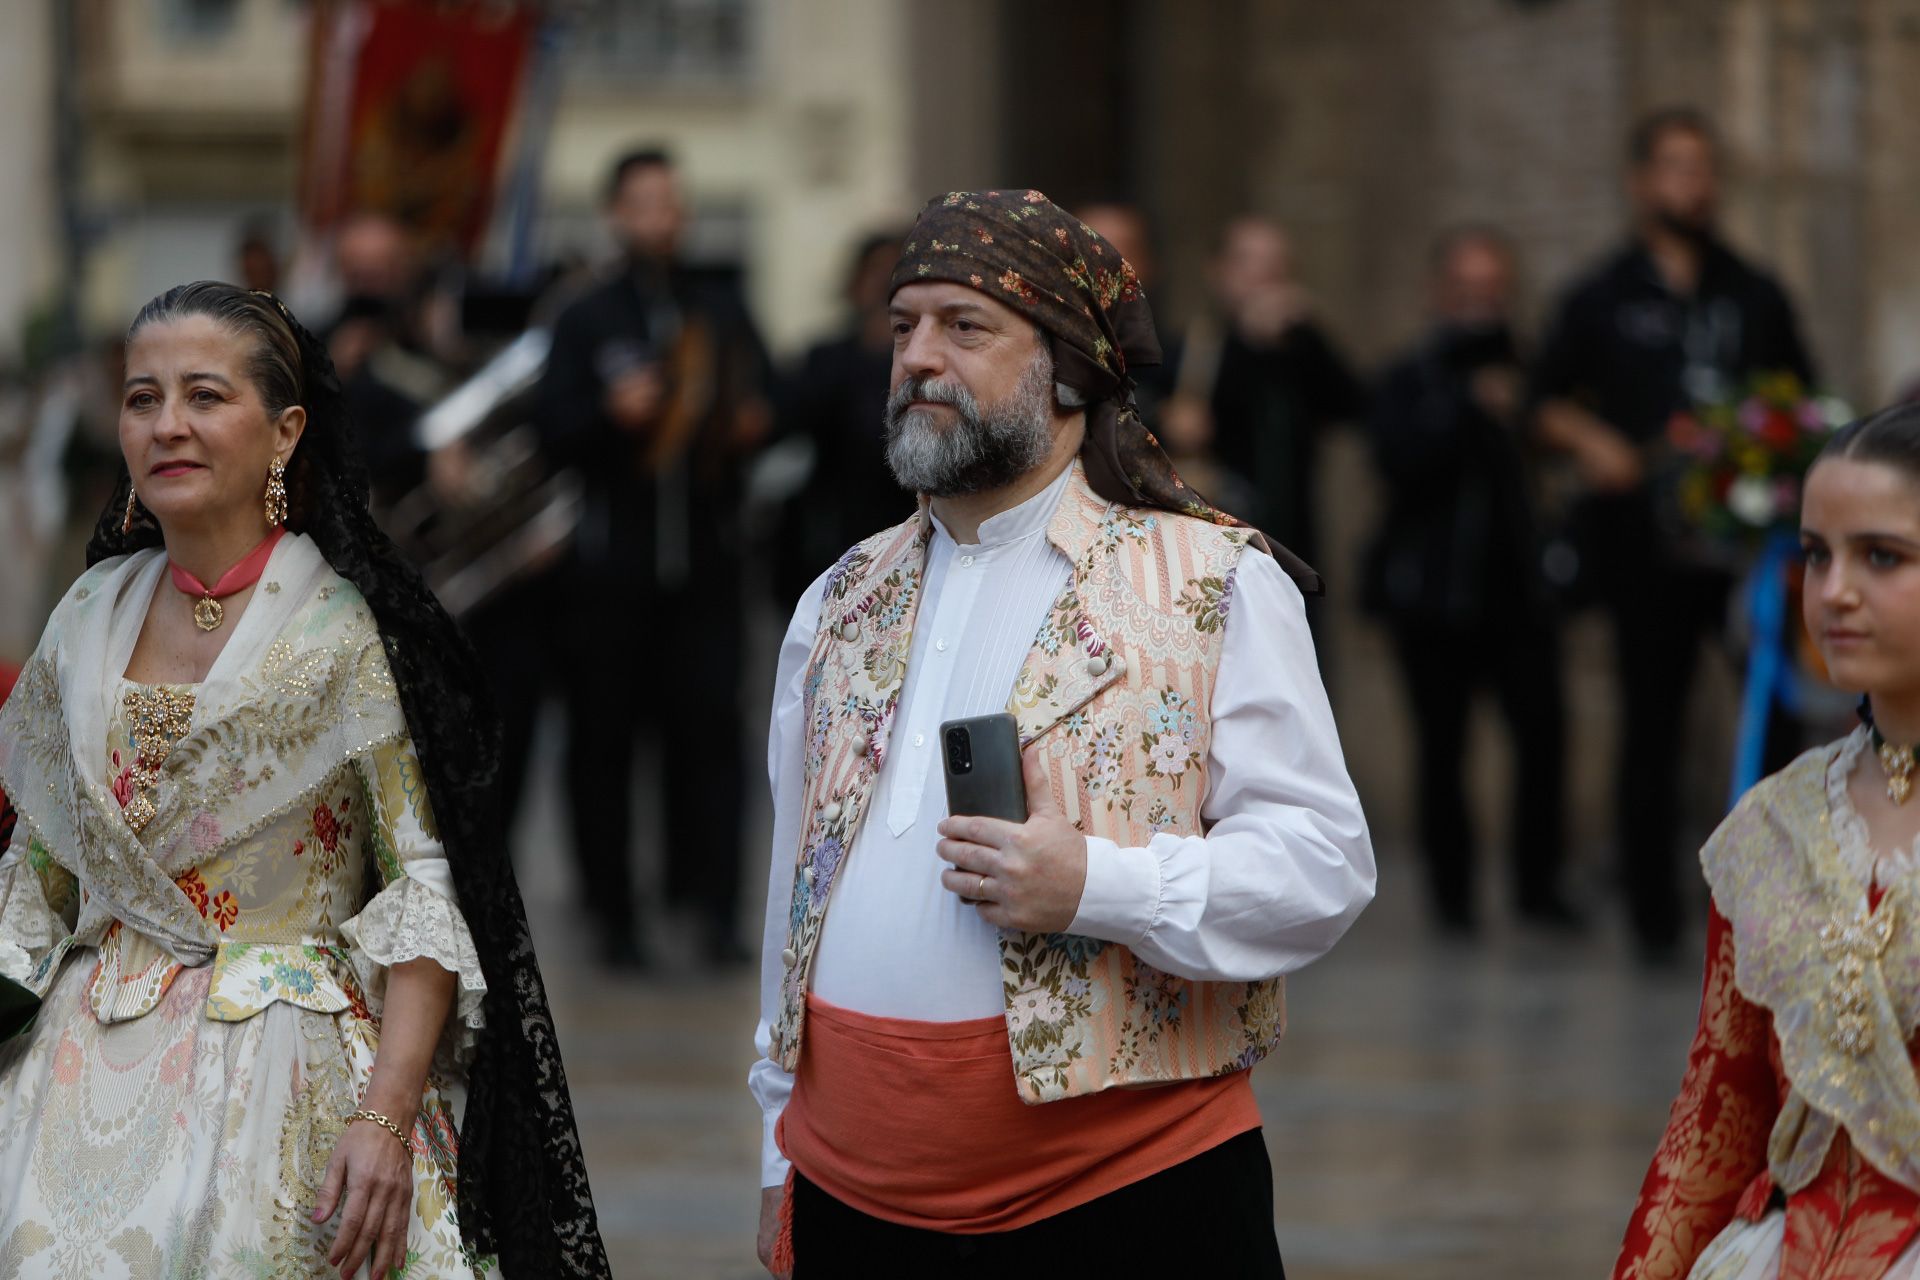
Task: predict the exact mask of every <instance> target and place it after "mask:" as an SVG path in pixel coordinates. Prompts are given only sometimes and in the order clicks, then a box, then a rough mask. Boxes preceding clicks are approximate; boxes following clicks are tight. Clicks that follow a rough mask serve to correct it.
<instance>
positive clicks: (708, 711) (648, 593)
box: [516, 149, 772, 965]
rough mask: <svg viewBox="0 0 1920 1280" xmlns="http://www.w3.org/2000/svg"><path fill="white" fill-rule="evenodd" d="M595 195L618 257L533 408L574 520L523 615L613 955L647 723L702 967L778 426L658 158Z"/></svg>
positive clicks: (584, 303) (673, 875)
mask: <svg viewBox="0 0 1920 1280" xmlns="http://www.w3.org/2000/svg"><path fill="white" fill-rule="evenodd" d="M606 198H607V215H608V219H609V222H610V223H611V225H612V228H613V231H614V234H615V236H616V237H617V238H618V239H619V241H620V243H621V247H622V248H623V250H624V251H625V254H624V257H623V258H622V260H621V262H620V264H619V266H618V268H617V269H616V270H615V271H614V272H612V273H611V274H610V275H609V276H608V277H607V278H606V279H604V280H603V281H602V282H601V283H599V284H598V285H596V286H595V287H593V288H591V289H590V290H588V291H587V292H586V293H584V294H583V295H581V296H580V297H579V298H577V299H576V300H575V301H574V302H572V303H571V304H570V305H569V306H568V307H567V308H566V309H565V310H564V311H562V312H561V313H560V316H559V319H558V320H557V321H556V322H555V325H554V332H553V350H552V354H551V355H550V357H549V359H548V363H547V370H546V373H545V375H544V377H543V378H542V381H541V384H540V387H539V389H538V392H537V397H536V398H537V402H538V408H537V413H538V416H539V420H540V428H541V435H542V438H543V440H544V442H545V445H546V448H547V450H548V451H549V455H550V457H551V458H552V459H553V460H554V461H556V462H558V463H559V464H561V465H565V466H570V467H573V468H575V469H576V470H577V471H578V472H579V474H580V475H581V477H582V478H583V480H584V481H585V484H586V495H585V501H586V508H585V513H584V517H583V519H582V522H581V526H580V529H579V531H578V533H577V535H576V538H575V543H574V547H573V550H572V556H571V562H570V563H569V564H568V565H567V566H566V568H565V569H564V570H563V571H562V574H561V577H560V579H559V589H558V590H557V592H556V594H555V597H554V602H553V605H552V610H553V614H552V616H549V617H542V618H529V619H528V620H527V623H528V625H529V626H533V627H538V628H542V629H547V630H550V631H551V632H552V633H554V634H553V635H552V636H551V637H550V640H551V641H553V642H557V644H558V653H557V655H556V658H555V661H554V665H553V670H554V674H555V675H557V677H558V680H559V683H560V686H561V691H562V694H563V697H564V699H565V702H566V715H567V760H566V788H567V797H568V803H569V807H570V809H571V810H572V815H573V835H574V847H575V852H576V854H577V856H578V860H579V867H580V872H581V879H582V882H583V889H584V892H585V893H586V895H587V897H588V902H589V904H590V906H591V908H592V909H593V910H594V912H595V914H596V916H597V917H598V924H599V926H600V930H601V940H602V944H603V947H604V953H605V955H606V957H607V959H608V960H609V961H611V962H613V963H616V964H621V965H631V964H636V963H638V962H639V959H640V950H639V945H638V938H637V935H636V932H635V925H634V903H633V890H632V872H631V868H630V865H629V858H630V846H631V833H632V803H631V800H632V797H631V794H630V792H631V782H632V772H633V770H632V761H633V752H634V739H635V734H636V732H637V731H641V730H645V731H648V732H652V733H655V734H657V735H658V736H659V743H660V754H661V760H662V768H663V776H662V785H661V794H662V797H663V800H664V803H665V807H666V838H667V847H666V857H665V863H666V899H667V904H668V905H669V906H670V907H674V908H689V909H692V910H693V911H695V912H696V913H697V915H698V918H699V923H700V925H701V927H702V929H703V934H704V937H703V942H704V946H705V949H706V953H707V958H708V959H710V960H713V961H715V962H726V963H737V962H740V961H743V960H744V959H745V958H746V955H747V953H746V951H745V948H744V947H743V946H742V945H741V943H740V941H739V931H738V923H737V920H736V917H737V915H738V906H739V887H740V855H741V847H740V846H741V840H742V829H741V824H742V817H743V809H744V792H743V785H742V784H743V780H744V778H745V765H746V762H745V756H744V752H743V750H742V733H741V729H742V719H741V716H742V711H741V709H740V708H739V707H738V706H737V698H738V691H739V684H740V668H741V648H740V640H741V632H742V630H743V628H744V617H743V614H744V600H743V598H742V593H741V579H742V569H743V567H744V560H743V555H742V536H743V531H742V528H741V503H742V488H743V478H744V469H745V463H746V461H747V460H748V459H749V458H750V456H751V454H752V453H753V452H754V450H755V449H757V448H758V446H759V445H760V444H761V443H762V442H763V440H764V439H765V437H766V435H767V433H768V428H769V426H770V422H771V417H772V415H771V411H770V410H769V409H768V407H767V402H766V399H765V396H764V388H765V387H766V383H767V358H766V352H765V349H764V347H763V346H762V344H761V342H760V337H759V335H758V333H757V332H756V331H755V329H754V326H753V324H752V321H751V320H750V319H749V318H748V316H747V312H746V308H745V305H744V304H743V302H742V300H741V298H740V296H739V293H738V289H737V287H736V285H735V284H734V282H733V280H732V279H731V277H729V276H724V275H722V274H719V273H714V272H705V271H700V270H698V269H695V268H692V267H689V266H687V265H686V264H684V263H682V262H680V261H679V257H678V255H679V250H680V241H681V236H682V232H683V230H684V228H685V225H686V208H685V204H684V201H683V199H682V195H681V190H680V179H679V175H678V174H677V172H676V171H675V168H674V164H673V161H672V159H671V157H670V156H668V155H667V153H665V152H664V151H660V150H657V149H645V150H639V151H634V152H631V153H629V154H627V155H625V156H623V157H622V158H621V159H620V160H619V161H618V162H617V163H616V164H615V166H614V168H613V170H612V173H611V175H610V177H609V180H608V184H607V192H606ZM610 602H618V605H617V607H615V608H614V609H613V610H612V611H611V612H610V611H609V603H610ZM695 617H698V619H699V625H698V627H697V628H696V627H695V626H694V625H693V623H692V621H691V620H692V619H693V618H695ZM696 631H697V632H698V634H700V635H701V636H702V637H703V640H702V642H701V643H699V644H689V643H688V642H687V639H686V637H687V636H688V635H690V634H694V633H695V632H696ZM523 750H524V747H523ZM521 763H522V764H523V762H521ZM516 776H517V775H516Z"/></svg>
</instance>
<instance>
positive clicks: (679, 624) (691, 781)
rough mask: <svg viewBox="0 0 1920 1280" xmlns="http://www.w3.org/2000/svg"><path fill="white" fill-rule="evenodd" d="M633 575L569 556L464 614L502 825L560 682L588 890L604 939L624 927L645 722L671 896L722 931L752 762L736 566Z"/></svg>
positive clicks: (570, 791)
mask: <svg viewBox="0 0 1920 1280" xmlns="http://www.w3.org/2000/svg"><path fill="white" fill-rule="evenodd" d="M636 581H637V577H636V575H619V576H617V577H615V578H612V579H609V576H608V575H607V574H606V573H604V572H603V573H598V574H588V573H586V572H585V571H583V570H581V569H579V568H578V567H574V566H568V567H565V568H562V569H560V570H558V571H556V572H555V573H554V574H552V575H550V576H548V577H545V578H542V579H538V580H535V581H532V582H528V583H523V584H519V585H517V586H515V587H514V588H513V589H512V590H511V592H510V593H509V594H507V595H506V596H504V597H502V598H501V599H499V600H496V601H492V602H489V603H488V604H487V605H486V606H484V607H483V608H482V609H480V610H476V611H475V613H474V614H473V615H472V616H471V617H469V618H468V620H467V627H468V630H469V633H470V634H471V635H472V636H473V639H474V642H475V644H476V646H477V647H478V648H479V650H480V653H481V656H482V659H483V661H484V662H485V663H486V665H487V668H488V673H489V676H490V678H491V680H492V682H493V687H494V697H495V700H496V704H497V706H498V709H499V713H500V719H501V728H502V743H501V769H500V777H501V787H502V790H503V792H504V794H503V795H502V808H503V810H504V819H505V821H506V823H507V825H508V828H509V829H511V827H512V823H513V821H514V818H515V817H516V816H517V814H518V810H519V806H520V803H521V799H522V793H523V792H524V790H525V783H526V775H527V769H528V765H529V763H530V759H529V757H530V752H531V750H532V746H533V736H534V728H535V724H536V722H537V720H538V718H539V712H540V704H541V701H542V699H543V698H544V697H545V696H546V695H547V694H548V693H549V692H553V693H556V694H558V696H559V698H560V701H561V706H562V710H563V712H564V719H565V724H566V748H565V750H566V756H565V760H564V769H565V775H566V776H565V787H566V797H567V810H568V814H569V817H570V819H571V822H572V834H573V853H574V861H575V865H576V867H577V869H578V872H579V876H580V881H581V885H582V890H583V893H584V896H585V905H586V907H587V910H588V912H589V914H590V916H591V918H592V919H593V921H594V923H595V924H596V926H597V927H598V929H599V932H600V934H601V937H602V938H603V939H605V940H621V939H627V938H631V937H632V936H633V933H634V909H635V904H634V881H633V869H632V848H633V763H634V753H635V750H636V748H637V742H638V739H639V737H640V736H641V735H644V734H651V735H654V736H655V738H656V740H657V742H658V744H659V751H660V760H661V784H660V795H661V800H662V803H663V805H664V808H665V828H666V830H665V834H666V842H667V847H666V851H665V858H664V862H665V864H666V900H667V903H668V905H670V906H674V907H687V908H691V909H693V910H695V911H696V912H698V914H699V915H700V916H701V918H702V919H703V920H704V921H706V922H707V923H708V924H709V925H710V927H711V928H712V930H713V931H714V934H715V940H719V939H721V938H724V939H727V940H731V938H732V936H733V933H734V930H735V929H736V927H737V923H736V919H735V917H736V915H737V913H738V908H739V901H740V868H741V841H742V839H743V828H742V823H743V821H744V808H745V800H744V794H743V791H742V787H743V785H744V783H743V780H744V778H745V776H746V769H745V764H744V760H743V748H742V741H743V739H742V729H741V724H742V718H741V712H740V707H739V695H740V668H741V656H742V650H741V638H742V634H743V632H744V630H745V625H746V623H745V619H744V609H743V608H742V606H741V604H740V601H739V600H738V598H737V594H738V588H739V575H738V573H737V572H736V571H735V568H732V567H723V568H721V569H716V570H713V571H711V572H707V573H704V574H702V575H700V576H699V577H698V578H697V579H696V581H697V582H698V583H699V584H700V585H699V586H698V588H694V587H687V588H681V589H679V590H674V591H662V590H658V589H653V588H645V587H641V586H637V585H636Z"/></svg>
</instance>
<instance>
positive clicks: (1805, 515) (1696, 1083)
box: [1614, 405, 1920, 1280]
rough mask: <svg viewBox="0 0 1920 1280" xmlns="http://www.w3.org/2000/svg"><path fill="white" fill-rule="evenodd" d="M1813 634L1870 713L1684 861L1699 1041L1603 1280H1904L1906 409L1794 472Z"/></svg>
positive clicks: (1908, 741)
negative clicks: (1801, 482) (1705, 901)
mask: <svg viewBox="0 0 1920 1280" xmlns="http://www.w3.org/2000/svg"><path fill="white" fill-rule="evenodd" d="M1801 534H1802V542H1803V543H1804V547H1805V552H1806V586H1805V593H1804V598H1805V612H1806V623H1807V629H1808V631H1809V632H1810V633H1811V634H1812V636H1813V638H1814V640H1815V642H1816V643H1817V644H1818V645H1819V647H1820V652H1821V655H1822V656H1823V657H1824V658H1825V659H1826V663H1827V667H1828V670H1829V672H1830V673H1831V675H1832V678H1833V680H1834V681H1835V682H1836V683H1837V684H1839V685H1840V686H1841V687H1843V688H1847V689H1853V690H1858V691H1860V692H1862V693H1864V694H1865V695H1866V702H1865V703H1864V704H1863V717H1862V718H1863V719H1864V720H1865V723H1864V724H1862V725H1861V726H1860V727H1859V728H1858V729H1856V730H1855V731H1854V732H1853V733H1851V734H1850V735H1848V736H1847V737H1845V738H1843V739H1841V740H1840V741H1838V742H1834V743H1830V744H1828V745H1827V746H1824V747H1820V748H1818V749H1816V750H1813V751H1810V752H1808V753H1806V754H1805V755H1803V756H1801V757H1800V758H1799V759H1798V760H1796V761H1795V762H1794V763H1793V764H1791V765H1789V766H1788V767H1787V768H1786V769H1784V770H1782V771H1781V772H1780V773H1778V774H1775V775H1774V776H1773V777H1771V778H1768V779H1766V780H1765V781H1763V782H1761V783H1760V784H1759V785H1758V786H1756V787H1755V788H1754V789H1753V790H1752V791H1750V792H1749V793H1748V794H1747V795H1746V796H1745V797H1744V798H1743V799H1742V800H1741V801H1740V803H1739V805H1738V806H1736V807H1735V809H1734V811H1733V813H1732V814H1731V815H1730V816H1729V817H1728V818H1727V820H1726V821H1725V822H1724V823H1723V824H1722V825H1721V827H1720V829H1719V830H1718V831H1716V832H1715V833H1714V834H1713V837H1712V838H1711V839H1710V840H1708V842H1707V845H1706V847H1705V848H1704V849H1703V850H1702V851H1701V855H1700V860H1701V864H1702V866H1703V868H1704V869H1705V872H1706V878H1707V883H1708V886H1709V887H1710V888H1711V889H1712V891H1713V907H1712V913H1711V916H1710V919H1709V924H1708V931H1707V972H1706V988H1705V992H1704V994H1703V996H1702V998H1701V1005H1700V1028H1699V1031H1698V1033H1697V1034H1696V1036H1695V1038H1694V1042H1693V1047H1692V1050H1691V1053H1690V1055H1689V1057H1688V1061H1687V1072H1686V1077H1685V1079H1684V1081H1683V1082H1682V1084H1681V1086H1680V1096H1679V1098H1678V1099H1677V1100H1676V1101H1675V1102H1674V1104H1673V1111H1672V1114H1671V1117H1670V1119H1669V1123H1668V1125H1667V1131H1666V1135H1665V1136H1664V1137H1663V1138H1662V1139H1661V1143H1660V1149H1659V1151H1658V1152H1657V1153H1656V1154H1655V1156H1654V1160H1653V1167H1652V1168H1651V1169H1649V1170H1648V1172H1647V1177H1646V1182H1645V1183H1644V1184H1643V1186H1642V1188H1641V1193H1640V1200H1639V1203H1638V1205H1637V1206H1636V1208H1635V1210H1634V1215H1633V1219H1632V1221H1631V1223H1630V1224H1629V1226H1628V1229H1627V1238H1626V1243H1625V1246H1624V1248H1623V1249H1622V1251H1621V1255H1620V1259H1619V1262H1618V1264H1617V1265H1616V1268H1615V1271H1614V1275H1615V1277H1616V1280H1629V1278H1632V1280H1661V1278H1666V1277H1673V1278H1678V1277H1693V1278H1694V1280H1775V1278H1776V1277H1784V1276H1791V1277H1795V1278H1796V1280H1798V1278H1805V1280H1883V1278H1885V1280H1920V1076H1916V1071H1915V1065H1916V1062H1920V1037H1916V1034H1915V1032H1916V1029H1917V1028H1920V857H1917V856H1916V849H1917V847H1920V801H1915V800H1913V799H1911V793H1912V790H1913V788H1912V779H1911V774H1912V773H1913V769H1914V751H1915V744H1916V742H1920V407H1917V406H1910V405H1909V406H1900V407H1896V408H1893V409H1888V410H1886V411H1884V412H1882V413H1879V414H1876V415H1874V416H1873V417H1870V418H1866V419H1863V420H1862V421H1860V422H1857V423H1854V424H1853V425H1851V426H1849V427H1846V428H1844V429H1842V430H1841V431H1839V432H1837V433H1836V434H1835V435H1834V437H1833V439H1832V440H1831V441H1830V442H1829V444H1828V446H1827V448H1826V450H1825V452H1823V453H1822V455H1821V457H1820V460H1819V461H1818V462H1817V463H1816V464H1815V466H1814V469H1813V472H1812V474H1811V475H1810V476H1809V477H1808V481H1807V488H1806V498H1805V505H1804V508H1803V510H1802V513H1801Z"/></svg>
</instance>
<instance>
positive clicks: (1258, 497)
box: [1172, 216, 1366, 616]
mask: <svg viewBox="0 0 1920 1280" xmlns="http://www.w3.org/2000/svg"><path fill="white" fill-rule="evenodd" d="M1213 287H1214V295H1215V298H1216V301H1217V305H1218V314H1217V315H1216V316H1212V317H1208V318H1207V319H1205V320H1203V321H1201V322H1199V323H1196V324H1194V325H1192V326H1190V327H1189V328H1188V330H1187V334H1186V338H1185V341H1184V343H1183V346H1182V349H1181V351H1180V362H1179V367H1178V369H1177V371H1176V372H1175V375H1174V394H1175V395H1176V396H1177V397H1183V398H1184V397H1192V398H1193V399H1195V400H1197V401H1198V402H1199V403H1200V404H1201V405H1204V407H1205V413H1204V414H1203V415H1201V416H1200V418H1199V419H1198V420H1197V421H1195V422H1192V423H1188V422H1184V421H1179V420H1177V419H1176V421H1175V423H1174V424H1172V425H1173V428H1174V429H1173V431H1172V434H1174V435H1175V436H1176V441H1175V443H1176V446H1177V447H1178V448H1179V449H1180V450H1181V451H1195V452H1197V451H1200V450H1210V451H1211V453H1212V455H1213V457H1214V459H1215V460H1217V462H1218V463H1219V465H1220V466H1221V467H1222V468H1224V469H1225V470H1226V471H1228V472H1230V473H1232V474H1234V475H1237V476H1239V477H1241V478H1243V479H1244V480H1245V481H1246V482H1247V484H1248V485H1249V486H1250V487H1251V493H1252V502H1253V505H1252V507H1251V508H1250V509H1248V510H1245V511H1235V512H1234V514H1235V515H1237V516H1240V517H1242V518H1243V519H1245V520H1247V521H1248V522H1250V523H1252V524H1254V525H1256V526H1258V527H1259V528H1260V529H1261V530H1263V531H1264V532H1266V533H1267V534H1268V535H1270V536H1271V537H1274V538H1276V539H1278V540H1279V541H1281V542H1283V543H1285V544H1286V545H1287V546H1289V547H1292V548H1294V549H1295V550H1296V551H1298V552H1299V553H1300V554H1301V555H1302V556H1303V557H1305V558H1306V559H1307V560H1308V561H1309V562H1311V561H1313V560H1314V558H1315V554H1316V551H1317V550H1318V538H1317V536H1316V535H1317V532H1318V527H1317V526H1318V521H1317V519H1316V511H1315V506H1314V500H1313V498H1314V491H1315V489H1316V487H1317V485H1316V479H1317V477H1316V474H1315V471H1316V467H1317V465H1318V458H1319V437H1320V433H1321V432H1322V431H1324V430H1325V429H1326V428H1327V427H1329V426H1331V425H1332V424H1334V423H1337V422H1341V421H1356V420H1358V419H1359V417H1360V416H1361V414H1362V413H1363V412H1364V410H1365V407H1366V397H1365V392H1364V391H1363V389H1362V387H1361V385H1360V382H1359V380H1358V379H1357V378H1356V377H1355V376H1354V375H1353V372H1352V370H1351V369H1350V368H1349V367H1348V365H1347V362H1346V360H1345V359H1344V358H1343V357H1342V356H1341V354H1340V352H1339V351H1338V349H1337V348H1335V346H1334V345H1333V342H1332V341H1331V340H1330V339H1329V338H1328V337H1327V335H1326V334H1325V332H1323V331H1322V329H1321V328H1320V325H1319V323H1318V322H1317V321H1316V320H1315V319H1314V317H1313V308H1312V303H1311V300H1310V299H1309V298H1308V296H1307V294H1306V291H1305V290H1304V289H1303V288H1302V287H1301V286H1300V284H1299V282H1298V281H1297V280H1296V279H1295V277H1294V265H1293V248H1292V244H1291V242H1290V241H1289V240H1288V237H1287V233H1286V231H1285V230H1284V229H1282V228H1281V227H1280V225H1279V224H1278V223H1275V222H1273V221H1272V220H1271V219H1268V218H1262V217H1254V216H1247V217H1242V218H1236V219H1235V220H1234V221H1233V222H1231V223H1229V224H1228V226H1227V228H1226V230H1225V231H1224V233H1223V234H1222V236H1221V240H1220V250H1219V253H1218V254H1217V256H1216V257H1215V259H1214V264H1213ZM1308 612H1309V616H1317V611H1316V610H1311V609H1310V610H1309V611H1308Z"/></svg>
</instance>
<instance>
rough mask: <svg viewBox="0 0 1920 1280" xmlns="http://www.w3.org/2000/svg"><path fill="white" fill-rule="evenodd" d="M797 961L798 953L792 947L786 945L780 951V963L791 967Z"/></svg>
mask: <svg viewBox="0 0 1920 1280" xmlns="http://www.w3.org/2000/svg"><path fill="white" fill-rule="evenodd" d="M799 962H800V956H799V953H798V952H796V951H795V950H794V949H793V948H792V947H788V948H787V949H786V950H785V951H782V952H781V953H780V963H781V964H783V965H785V966H786V967H787V968H789V969H791V968H793V966H794V965H796V964H798V963H799Z"/></svg>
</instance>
